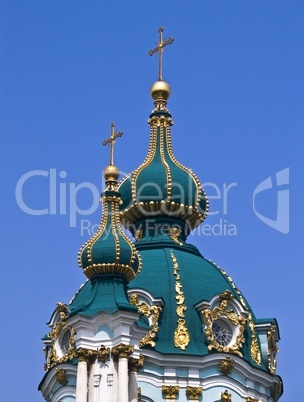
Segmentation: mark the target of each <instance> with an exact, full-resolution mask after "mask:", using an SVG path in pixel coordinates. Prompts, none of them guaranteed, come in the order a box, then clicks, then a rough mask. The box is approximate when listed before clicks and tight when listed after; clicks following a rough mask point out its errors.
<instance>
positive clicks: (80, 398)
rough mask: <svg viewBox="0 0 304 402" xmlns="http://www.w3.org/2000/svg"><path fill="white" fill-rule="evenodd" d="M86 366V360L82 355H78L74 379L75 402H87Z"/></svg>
mask: <svg viewBox="0 0 304 402" xmlns="http://www.w3.org/2000/svg"><path fill="white" fill-rule="evenodd" d="M87 389H88V367H87V360H86V358H85V357H83V356H79V357H78V367H77V379H76V402H87Z"/></svg>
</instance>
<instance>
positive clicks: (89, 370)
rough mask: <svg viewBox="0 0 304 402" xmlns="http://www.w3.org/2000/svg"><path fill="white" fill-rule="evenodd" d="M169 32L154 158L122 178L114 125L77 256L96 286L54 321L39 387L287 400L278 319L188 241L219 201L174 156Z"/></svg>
mask: <svg viewBox="0 0 304 402" xmlns="http://www.w3.org/2000/svg"><path fill="white" fill-rule="evenodd" d="M158 32H159V41H158V45H157V47H156V48H155V49H153V50H151V51H150V52H149V54H150V55H152V54H154V53H158V56H159V74H158V80H157V81H156V82H155V83H154V84H153V85H152V87H151V97H152V99H153V103H154V107H153V110H152V112H151V113H150V116H149V120H148V123H149V127H150V138H149V143H148V151H147V156H146V157H145V158H144V160H143V163H142V164H141V165H140V166H139V167H138V168H137V169H135V170H134V171H133V172H132V173H130V174H129V175H127V176H126V177H124V178H122V179H121V180H120V181H119V180H118V179H119V170H118V168H117V167H116V166H115V165H114V142H115V141H117V142H118V141H123V139H121V140H120V139H119V140H118V138H119V137H121V136H122V133H121V132H117V131H115V125H114V123H112V125H111V136H110V138H109V139H108V140H105V141H104V144H109V146H110V152H111V153H110V164H109V166H107V167H105V169H104V179H105V184H106V187H105V191H104V192H103V193H102V195H101V204H102V218H101V221H100V225H99V228H98V230H97V231H96V233H95V234H94V235H93V237H92V238H90V239H89V240H88V241H87V242H86V243H85V244H84V245H83V246H82V247H81V248H80V251H79V253H78V263H79V265H80V267H81V269H82V270H83V273H84V275H85V277H86V279H87V280H86V282H85V284H84V285H82V286H81V287H80V288H79V290H77V291H76V293H75V295H74V297H73V298H72V300H71V301H70V302H69V303H67V304H63V303H57V306H56V308H55V311H54V313H53V315H52V316H51V318H50V321H49V324H48V325H49V330H48V333H47V335H45V336H44V338H43V343H44V352H45V356H46V363H45V375H44V377H43V379H42V381H41V383H40V385H39V390H40V391H41V393H42V395H43V397H44V398H45V400H46V401H48V402H75V401H76V402H162V401H167V402H168V401H170V402H172V401H179V402H187V401H201V402H276V401H278V400H279V398H280V396H281V394H282V392H283V386H282V380H281V378H280V377H279V376H278V375H277V374H276V365H277V360H276V355H277V351H278V347H277V342H278V340H279V330H278V325H277V322H276V320H275V318H271V319H269V318H268V319H263V318H257V317H256V316H255V315H254V312H253V311H252V309H251V307H250V305H249V303H248V302H247V300H246V298H245V297H244V296H243V294H242V292H241V291H240V289H238V287H237V286H236V285H235V283H234V281H233V280H232V279H231V277H230V276H229V274H227V273H226V272H225V271H224V270H222V269H220V268H219V267H218V266H217V265H216V264H214V263H212V262H210V261H208V260H206V259H205V258H204V257H203V256H202V254H201V253H200V251H199V250H198V249H197V248H196V247H195V246H194V245H192V244H190V243H189V242H188V241H187V237H188V236H189V234H190V233H191V231H193V230H194V229H195V228H197V227H198V226H199V225H200V224H201V223H202V222H203V221H204V220H205V218H206V217H207V214H208V206H209V204H208V199H207V195H206V194H205V191H204V189H203V188H202V185H201V183H200V180H199V178H198V177H197V176H196V175H195V174H194V173H193V172H192V171H191V170H190V169H188V168H187V167H185V166H183V165H182V164H181V163H180V162H179V161H178V160H177V159H176V158H175V156H174V151H173V148H172V144H171V127H172V126H173V120H172V116H171V113H170V112H169V110H168V108H167V102H168V99H169V97H170V86H169V85H168V83H166V82H165V81H164V80H163V78H162V55H163V50H164V48H165V47H166V46H167V45H169V44H171V43H172V42H173V38H169V39H167V40H164V39H163V29H162V28H160V29H159V31H158ZM143 118H145V117H144V116H143ZM147 137H148V136H147ZM147 140H148V138H147ZM147 142H148V141H147ZM92 146H93V145H92ZM189 162H190V161H189ZM119 165H120V163H119V162H118V166H119ZM123 227H124V228H126V229H127V230H128V231H129V232H131V234H132V236H133V238H134V239H135V240H134V241H132V240H131V238H129V237H128V236H127V235H126V234H125V230H124V229H123Z"/></svg>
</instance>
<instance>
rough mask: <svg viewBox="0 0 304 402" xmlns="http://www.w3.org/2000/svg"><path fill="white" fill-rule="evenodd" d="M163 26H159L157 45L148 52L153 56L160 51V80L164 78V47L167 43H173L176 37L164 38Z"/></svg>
mask: <svg viewBox="0 0 304 402" xmlns="http://www.w3.org/2000/svg"><path fill="white" fill-rule="evenodd" d="M163 30H164V29H163V27H159V28H158V33H159V42H158V44H157V46H156V47H155V48H154V49H151V50H150V51H149V53H148V55H149V56H152V55H153V54H154V53H156V52H157V53H158V80H159V81H162V80H163V51H164V47H165V46H167V45H171V43H173V41H174V39H173V38H171V37H170V38H169V39H167V40H163Z"/></svg>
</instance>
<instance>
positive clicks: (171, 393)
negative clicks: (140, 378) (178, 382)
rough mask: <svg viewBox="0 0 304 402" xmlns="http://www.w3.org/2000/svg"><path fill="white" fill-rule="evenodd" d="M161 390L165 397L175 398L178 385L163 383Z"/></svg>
mask: <svg viewBox="0 0 304 402" xmlns="http://www.w3.org/2000/svg"><path fill="white" fill-rule="evenodd" d="M162 392H163V394H164V396H165V398H166V399H176V398H177V395H178V393H179V386H175V385H163V386H162Z"/></svg>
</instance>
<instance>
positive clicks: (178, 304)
mask: <svg viewBox="0 0 304 402" xmlns="http://www.w3.org/2000/svg"><path fill="white" fill-rule="evenodd" d="M179 240H180V239H179ZM135 245H136V248H137V250H138V251H139V252H140V255H141V257H142V263H143V268H142V271H141V273H140V275H137V276H136V278H135V279H134V281H132V283H131V284H130V287H129V294H132V293H133V289H134V292H135V293H139V294H144V293H149V294H150V295H152V296H153V298H154V299H155V300H162V302H163V305H162V312H161V314H160V317H159V328H158V331H157V334H156V337H155V338H154V341H155V346H154V347H153V349H154V350H156V351H158V352H160V353H164V354H170V353H174V354H176V353H182V354H188V355H198V356H204V355H207V354H212V353H214V351H213V350H210V348H209V345H210V342H209V341H208V338H207V336H206V333H205V330H206V323H205V321H204V316H203V310H204V308H203V307H200V305H204V303H205V305H207V304H208V303H210V302H211V301H212V299H214V298H216V297H217V296H218V295H220V296H219V300H220V298H221V297H222V298H224V296H223V295H226V296H225V297H227V299H228V310H230V308H231V306H230V303H237V304H238V305H239V306H242V309H243V313H239V317H241V318H244V320H245V319H246V324H245V326H244V332H243V336H244V339H243V342H242V343H240V347H239V349H238V350H237V351H236V352H234V351H229V350H228V353H230V352H231V353H237V354H238V355H239V356H243V358H244V359H246V360H247V361H248V362H249V363H250V364H252V365H253V366H257V367H262V362H260V361H259V359H258V358H256V355H255V354H253V352H252V350H253V343H254V346H255V347H258V348H259V345H258V344H257V338H256V332H255V330H254V329H253V325H254V323H255V316H254V314H253V312H252V310H251V308H250V306H249V305H248V303H247V301H246V300H245V298H244V297H243V296H242V294H241V292H240V291H239V290H238V289H237V288H236V286H235V284H234V283H233V282H232V280H231V278H230V277H229V276H227V274H226V273H225V272H224V271H222V270H221V269H220V268H219V267H217V266H216V265H215V264H213V263H212V262H210V261H207V260H206V259H205V258H204V257H203V256H202V255H201V254H200V252H199V251H198V249H197V248H196V247H195V246H193V245H190V244H186V243H185V242H184V241H179V243H177V239H175V240H173V239H172V238H171V237H170V235H168V234H165V233H164V232H162V233H159V234H158V235H156V236H150V235H149V234H147V235H144V236H143V237H142V238H141V240H140V241H138V242H136V243H135ZM147 278H149V280H147ZM181 298H182V299H181ZM232 300H234V302H232ZM215 305H216V306H217V308H218V306H219V301H217V302H216V303H215ZM210 308H211V307H210ZM181 312H182V313H181ZM245 317H246V318H245ZM181 322H182V324H183V325H182V326H183V327H184V332H185V329H186V335H187V337H188V341H187V342H188V343H187V342H186V344H184V347H181V346H179V343H178V342H177V343H176V341H175V338H176V334H177V332H178V327H179V324H180V323H181ZM139 325H140V323H139ZM232 326H233V325H232ZM181 336H182V338H184V337H185V334H184V333H183V331H182V334H181Z"/></svg>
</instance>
